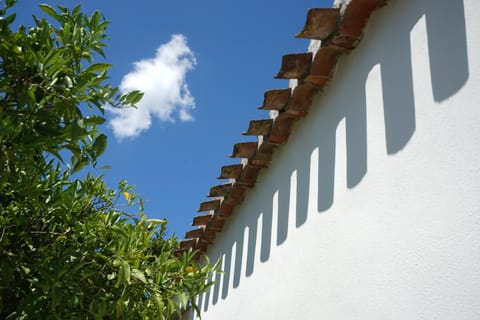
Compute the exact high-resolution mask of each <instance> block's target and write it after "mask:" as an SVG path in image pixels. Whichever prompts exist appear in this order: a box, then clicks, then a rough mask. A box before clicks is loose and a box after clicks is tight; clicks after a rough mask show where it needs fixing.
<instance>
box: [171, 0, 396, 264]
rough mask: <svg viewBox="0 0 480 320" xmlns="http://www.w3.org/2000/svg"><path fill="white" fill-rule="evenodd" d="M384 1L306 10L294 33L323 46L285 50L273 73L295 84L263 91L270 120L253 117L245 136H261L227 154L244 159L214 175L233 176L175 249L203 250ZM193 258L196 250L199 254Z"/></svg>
mask: <svg viewBox="0 0 480 320" xmlns="http://www.w3.org/2000/svg"><path fill="white" fill-rule="evenodd" d="M386 1H387V0H352V1H351V2H350V3H349V4H348V6H347V7H346V8H345V10H344V12H343V14H341V15H340V11H341V10H339V9H335V8H334V9H310V10H309V11H308V14H307V19H306V23H305V26H304V28H303V30H302V31H301V32H300V33H298V34H297V35H296V36H297V37H301V38H308V39H316V40H322V43H321V48H320V49H319V50H318V51H317V52H316V53H315V56H313V54H312V53H311V52H307V53H296V54H287V55H284V56H283V58H282V67H281V69H280V72H279V73H278V74H277V76H276V78H282V79H299V81H298V85H297V86H296V87H294V89H293V90H292V89H290V88H287V89H274V90H268V91H265V94H264V100H263V104H262V106H261V107H260V108H259V109H261V110H274V111H275V112H276V114H275V115H274V116H273V118H272V119H265V120H252V121H250V124H249V128H248V130H247V131H246V132H244V134H245V135H254V136H258V137H259V141H258V142H242V143H237V144H235V145H234V147H233V153H232V155H231V157H234V158H244V159H246V160H242V163H240V164H233V165H227V166H223V167H222V169H221V173H220V176H219V177H218V179H231V182H230V183H227V184H221V185H217V186H214V187H212V188H211V189H210V193H209V194H208V197H214V198H216V199H214V200H210V201H206V202H202V203H201V204H200V209H199V210H198V211H210V213H209V214H206V215H201V216H196V217H194V218H193V224H192V225H193V226H200V228H197V229H193V230H190V231H188V232H187V233H186V234H185V238H187V239H189V240H185V241H182V242H180V248H179V249H177V250H176V254H181V253H182V252H184V251H186V250H189V249H196V250H198V251H199V252H205V251H206V250H207V249H208V245H210V244H211V243H212V242H213V241H214V239H215V234H216V233H217V232H220V231H222V229H223V227H224V225H225V222H226V219H227V218H228V217H230V216H231V215H232V214H233V213H234V210H235V207H236V206H237V205H239V204H240V203H242V202H243V201H244V200H245V197H246V193H247V189H248V188H253V187H254V186H255V184H256V182H257V179H258V177H259V174H260V172H261V170H262V169H264V168H267V167H268V165H269V164H270V162H271V161H272V159H273V153H274V152H275V150H276V148H277V147H278V146H279V145H280V144H282V143H284V142H285V141H287V140H288V138H289V136H290V133H291V131H292V129H293V125H294V123H295V122H296V121H298V120H300V119H301V118H302V117H305V116H307V114H308V111H309V108H310V107H311V105H312V100H313V97H314V96H315V95H316V94H317V93H318V92H319V91H320V89H322V88H323V87H324V86H325V84H326V83H327V82H328V81H329V80H330V79H331V78H332V76H333V74H334V70H335V67H336V64H337V62H338V60H339V57H340V56H342V55H343V54H345V53H347V52H348V51H350V50H352V49H354V48H355V47H356V46H357V44H358V42H359V41H360V40H361V37H362V34H363V29H364V27H365V25H366V23H367V20H368V18H369V17H370V15H371V13H372V12H373V10H375V9H376V8H378V7H381V6H383V5H385V4H386ZM196 258H197V259H199V258H200V254H197V256H196Z"/></svg>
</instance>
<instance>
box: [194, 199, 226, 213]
mask: <svg viewBox="0 0 480 320" xmlns="http://www.w3.org/2000/svg"><path fill="white" fill-rule="evenodd" d="M218 207H220V200H219V199H215V200H210V201H205V202H202V203H200V208H199V209H198V210H197V212H202V211H210V210H216V209H218Z"/></svg>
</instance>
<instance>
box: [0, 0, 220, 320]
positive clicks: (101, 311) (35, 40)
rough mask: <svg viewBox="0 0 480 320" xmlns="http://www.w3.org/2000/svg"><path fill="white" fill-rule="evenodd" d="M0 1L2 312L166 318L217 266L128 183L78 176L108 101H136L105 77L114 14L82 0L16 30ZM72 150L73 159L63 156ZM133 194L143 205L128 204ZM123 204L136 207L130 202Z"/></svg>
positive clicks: (100, 144) (100, 140) (94, 147)
mask: <svg viewBox="0 0 480 320" xmlns="http://www.w3.org/2000/svg"><path fill="white" fill-rule="evenodd" d="M14 3H15V0H7V1H6V2H5V3H3V4H2V2H1V1H0V5H1V6H2V7H1V8H0V318H2V319H39V318H42V319H44V318H52V319H66V318H68V319H75V318H79V319H111V318H120V319H122V318H123V319H136V318H142V319H149V318H150V319H153V318H155V319H158V318H160V319H170V318H171V317H172V316H173V315H174V314H177V315H179V314H180V313H181V311H182V310H183V309H185V308H186V307H187V306H190V305H191V306H193V307H194V308H195V309H196V310H197V312H199V310H198V307H197V306H196V305H195V301H194V297H195V296H196V295H197V294H199V293H201V292H204V291H206V290H207V289H208V288H209V286H211V284H212V283H211V281H209V279H211V273H212V272H213V271H215V270H216V268H217V265H218V264H217V265H211V264H210V263H209V262H208V259H207V263H205V264H202V265H200V264H198V263H197V262H196V261H197V259H196V258H197V257H198V256H197V255H196V253H195V252H192V251H186V252H182V251H180V250H178V241H177V240H176V239H175V238H174V237H172V238H168V237H166V231H165V228H166V227H165V225H166V222H165V221H163V220H158V219H147V217H146V216H145V214H144V213H143V204H142V202H141V199H139V198H138V197H137V196H136V195H135V194H134V193H133V191H132V187H131V186H129V185H128V184H127V183H126V182H123V181H122V182H120V185H119V188H118V190H114V189H110V188H108V187H107V186H106V185H105V183H104V181H103V179H102V176H101V175H100V176H94V175H92V174H85V176H84V177H83V178H81V179H79V178H75V176H72V175H73V174H74V173H75V172H77V171H79V170H80V169H81V168H83V167H85V166H93V167H95V166H96V164H97V158H98V157H99V156H100V155H101V154H102V152H103V151H104V150H105V147H106V144H107V137H106V136H105V135H104V134H102V133H101V132H100V131H99V126H100V125H101V124H102V123H103V122H104V121H105V118H104V116H103V113H104V106H105V105H107V104H110V105H113V106H117V107H121V106H133V105H134V104H135V103H137V102H138V101H139V100H140V99H141V98H142V94H141V93H140V92H137V91H134V92H131V93H129V94H127V95H121V94H119V93H118V89H117V88H115V87H112V86H111V85H110V84H108V83H107V80H108V76H107V71H108V69H109V68H110V65H109V64H106V63H95V62H94V58H95V57H100V56H102V57H104V56H105V55H104V51H103V49H104V47H105V40H106V38H107V37H106V27H107V25H108V22H107V21H106V20H105V19H104V18H103V16H102V15H101V13H99V12H94V13H93V14H92V15H90V16H88V15H86V14H84V13H83V12H82V11H81V8H80V6H77V7H75V8H74V9H72V10H69V9H67V8H64V7H62V6H57V7H55V8H54V7H51V6H48V5H41V9H42V10H43V11H44V12H45V13H46V14H47V15H48V17H49V18H48V20H47V19H40V18H38V17H35V16H34V26H33V27H30V28H27V27H25V26H19V27H18V28H17V30H13V29H12V23H13V21H14V19H15V14H14V13H10V11H11V10H12V9H11V7H12V6H13V5H14ZM67 158H68V160H67ZM123 204H127V205H129V206H132V205H138V206H139V209H138V213H135V214H131V213H127V212H126V209H124V210H122V209H121V208H123V207H122V205H123ZM127 211H129V212H130V211H132V210H131V209H130V210H127Z"/></svg>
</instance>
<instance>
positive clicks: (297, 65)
mask: <svg viewBox="0 0 480 320" xmlns="http://www.w3.org/2000/svg"><path fill="white" fill-rule="evenodd" d="M311 64H312V53H311V52H306V53H293V54H286V55H284V56H283V57H282V67H281V68H280V71H279V72H278V73H277V75H276V76H275V78H277V79H301V78H303V77H305V76H306V75H307V74H308V72H309V71H310V65H311Z"/></svg>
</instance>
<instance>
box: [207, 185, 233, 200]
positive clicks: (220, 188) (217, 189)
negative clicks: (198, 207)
mask: <svg viewBox="0 0 480 320" xmlns="http://www.w3.org/2000/svg"><path fill="white" fill-rule="evenodd" d="M231 190H232V184H231V183H226V184H220V185H217V186H214V187H211V188H210V193H209V194H208V195H207V197H225V196H226V195H228V194H229V193H230V191H231Z"/></svg>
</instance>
